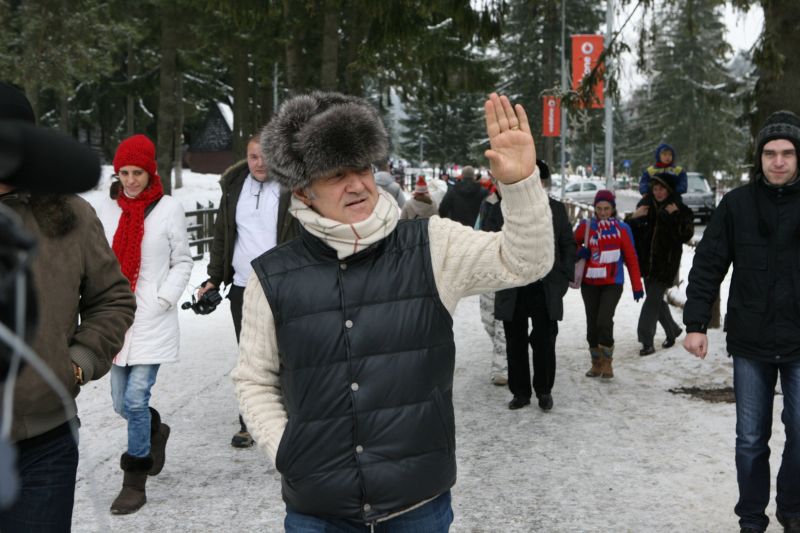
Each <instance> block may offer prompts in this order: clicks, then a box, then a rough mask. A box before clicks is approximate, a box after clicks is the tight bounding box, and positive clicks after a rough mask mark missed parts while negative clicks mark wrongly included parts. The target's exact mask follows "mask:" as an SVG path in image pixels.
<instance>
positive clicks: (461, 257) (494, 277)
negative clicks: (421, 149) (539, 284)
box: [428, 169, 555, 314]
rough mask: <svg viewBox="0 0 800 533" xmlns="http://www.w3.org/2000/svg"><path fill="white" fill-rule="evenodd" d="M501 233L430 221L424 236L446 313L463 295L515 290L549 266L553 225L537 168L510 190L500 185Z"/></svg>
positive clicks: (511, 186) (510, 187) (543, 273)
mask: <svg viewBox="0 0 800 533" xmlns="http://www.w3.org/2000/svg"><path fill="white" fill-rule="evenodd" d="M500 192H501V195H502V197H503V201H502V204H501V208H502V211H503V218H504V220H505V223H504V224H503V230H502V231H500V232H497V233H489V232H484V231H474V230H473V229H471V228H468V227H467V226H463V225H461V224H459V223H458V222H453V221H452V220H446V219H443V218H439V217H433V218H431V220H430V226H429V230H428V235H429V238H430V247H431V262H432V264H433V276H434V279H435V282H436V288H437V290H438V291H439V297H440V298H441V300H442V303H444V305H445V307H446V308H447V310H448V311H449V312H450V314H453V312H454V311H455V308H456V304H457V303H458V300H459V299H460V298H462V297H464V296H469V295H472V294H480V293H484V292H489V291H496V290H499V289H505V288H510V287H519V286H522V285H527V284H528V283H532V282H533V281H536V280H537V279H541V278H543V277H544V276H545V275H546V274H547V273H548V272H549V271H550V269H551V268H552V267H553V259H554V254H555V252H554V245H553V223H552V213H551V212H550V205H549V202H548V199H547V193H546V192H545V190H544V188H542V185H541V182H540V181H539V171H538V169H537V170H536V171H535V172H534V174H533V175H531V176H530V177H528V178H526V179H524V180H522V181H519V182H517V183H514V184H513V185H503V184H500Z"/></svg>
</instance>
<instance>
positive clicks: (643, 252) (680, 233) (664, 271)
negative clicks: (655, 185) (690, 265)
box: [625, 196, 694, 287]
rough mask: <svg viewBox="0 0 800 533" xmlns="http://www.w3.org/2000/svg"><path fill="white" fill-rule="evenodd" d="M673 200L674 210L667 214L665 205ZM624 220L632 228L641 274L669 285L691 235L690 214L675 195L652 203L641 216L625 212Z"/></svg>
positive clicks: (692, 224)
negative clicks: (626, 214)
mask: <svg viewBox="0 0 800 533" xmlns="http://www.w3.org/2000/svg"><path fill="white" fill-rule="evenodd" d="M670 203H675V205H676V206H677V207H678V211H676V212H674V213H672V214H670V213H668V212H667V210H666V209H665V206H666V205H668V204H670ZM625 221H626V222H627V223H628V225H629V226H630V227H631V231H633V242H634V244H635V246H636V255H637V257H638V258H639V270H640V272H641V273H642V277H643V278H644V279H648V280H654V281H657V282H658V283H661V284H663V285H666V286H668V287H671V286H672V285H674V284H675V279H676V277H677V276H678V271H679V270H680V267H681V255H682V254H683V245H684V243H687V242H689V241H690V240H691V239H692V236H694V214H693V213H692V210H691V209H689V208H688V207H687V206H686V205H685V204H684V203H683V202H681V201H680V200H678V199H676V197H674V196H673V197H670V198H667V200H665V201H664V202H661V203H657V202H655V200H653V204H652V205H651V207H650V209H649V210H648V212H647V215H645V216H643V217H638V218H633V217H632V216H630V215H628V216H627V217H626V218H625Z"/></svg>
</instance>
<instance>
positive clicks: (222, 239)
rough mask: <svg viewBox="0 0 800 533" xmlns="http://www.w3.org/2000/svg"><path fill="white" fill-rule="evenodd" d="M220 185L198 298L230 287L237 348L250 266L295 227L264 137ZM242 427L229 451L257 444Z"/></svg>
mask: <svg viewBox="0 0 800 533" xmlns="http://www.w3.org/2000/svg"><path fill="white" fill-rule="evenodd" d="M219 183H220V187H221V188H222V198H220V201H219V208H218V209H217V218H216V220H215V221H214V240H213V241H212V243H211V253H210V254H209V255H210V257H209V262H208V269H207V270H208V280H207V281H205V282H204V283H203V284H202V286H201V287H200V289H199V290H198V291H197V297H198V298H200V297H201V296H202V295H203V294H204V293H205V292H206V291H209V290H211V289H217V288H220V287H222V286H223V285H226V286H228V287H229V289H228V300H230V302H231V316H232V317H233V328H234V331H235V332H236V342H237V343H238V342H239V334H240V332H241V330H242V302H243V299H244V287H245V285H246V284H247V279H248V278H249V277H250V274H251V273H252V271H253V269H252V267H251V266H250V261H252V260H253V259H255V258H256V257H258V256H259V255H261V254H262V253H264V252H266V251H267V250H269V249H270V248H272V247H274V246H275V245H277V244H280V243H283V242H286V241H288V240H291V239H293V238H295V237H296V236H297V224H296V223H295V221H294V219H292V217H290V216H288V210H289V200H290V198H291V193H290V191H289V190H288V189H286V188H284V187H281V186H280V185H279V184H278V182H276V181H274V180H270V179H269V172H268V170H267V167H266V165H265V164H264V155H263V153H262V151H261V137H260V136H258V135H256V136H254V137H252V138H250V140H249V142H248V143H247V159H245V160H243V161H239V162H238V163H236V164H235V165H233V166H232V167H230V168H229V169H228V170H226V171H225V172H224V173H223V174H222V177H221V178H220V180H219ZM239 425H240V428H239V431H237V432H236V433H235V434H234V435H233V438H232V439H231V446H233V447H234V448H247V447H250V446H252V445H253V438H252V437H251V436H250V433H249V432H248V431H247V425H246V424H245V423H244V420H243V419H242V417H241V416H239Z"/></svg>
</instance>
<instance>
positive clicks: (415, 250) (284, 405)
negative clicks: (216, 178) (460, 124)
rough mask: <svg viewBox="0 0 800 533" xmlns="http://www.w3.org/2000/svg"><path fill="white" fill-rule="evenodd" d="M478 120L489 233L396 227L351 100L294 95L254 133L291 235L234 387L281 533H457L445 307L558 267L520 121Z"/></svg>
mask: <svg viewBox="0 0 800 533" xmlns="http://www.w3.org/2000/svg"><path fill="white" fill-rule="evenodd" d="M485 114H486V127H487V133H488V136H489V142H490V145H491V146H490V149H489V150H487V151H486V153H485V155H486V157H487V158H488V159H489V161H490V163H491V167H492V172H493V174H494V175H495V176H496V177H497V179H498V181H499V182H500V184H499V186H500V187H501V189H502V190H503V198H504V199H505V201H504V202H503V214H504V217H505V226H504V227H503V231H501V232H498V233H484V232H475V231H473V230H472V229H471V228H468V227H466V226H463V225H461V224H459V223H457V222H453V221H450V220H445V219H441V218H439V217H433V218H431V219H429V220H422V219H420V220H409V221H399V222H398V214H397V208H396V207H395V204H394V203H393V202H392V201H391V200H389V198H388V196H387V193H386V192H383V191H381V190H380V189H379V188H378V187H376V185H375V180H374V176H373V174H372V170H371V163H372V162H373V161H377V160H380V159H382V158H384V157H385V156H386V154H387V151H388V136H387V134H386V130H385V129H384V126H383V124H382V122H381V120H380V118H379V116H378V114H377V112H376V110H375V109H374V108H373V107H372V106H371V105H370V104H369V103H367V102H366V101H364V100H362V99H360V98H355V97H350V96H345V95H341V94H337V93H312V94H310V95H303V96H298V97H295V98H293V99H291V100H288V101H287V102H285V103H284V104H283V106H282V107H281V109H280V110H279V111H278V113H277V114H276V116H275V117H274V118H273V119H272V120H271V121H270V123H269V124H268V125H267V126H266V128H265V130H264V133H263V136H262V141H263V142H264V143H265V144H266V145H268V146H269V147H270V149H269V150H265V153H267V154H268V155H267V158H268V165H269V167H270V169H271V171H272V173H273V175H274V176H275V177H276V179H278V180H279V181H280V182H281V183H282V184H283V185H285V186H287V187H288V188H290V189H291V190H293V191H294V198H293V199H292V206H291V208H290V212H291V213H292V215H293V216H294V217H296V218H297V219H298V221H299V222H300V225H301V227H302V230H301V236H300V238H298V239H295V240H294V241H292V242H290V243H287V244H286V245H283V246H279V247H277V248H275V249H273V250H271V251H270V252H267V253H266V254H264V255H262V256H261V257H260V258H258V259H256V260H255V261H253V268H254V275H253V276H252V277H251V278H250V281H249V282H248V286H247V289H246V291H245V302H244V317H243V325H242V337H241V343H240V351H241V353H240V357H239V362H238V365H237V367H236V368H235V369H234V371H233V373H232V376H233V379H234V382H235V388H236V393H237V395H238V398H239V403H240V408H241V412H242V415H243V417H244V419H245V421H246V422H247V425H248V427H249V428H250V431H251V434H252V435H253V437H254V438H255V440H256V442H257V444H258V446H259V448H261V449H262V450H263V451H264V452H265V453H266V454H267V455H268V456H269V457H270V459H272V461H273V462H275V466H276V469H277V470H278V471H279V472H280V473H281V476H282V479H281V482H282V488H283V498H284V500H285V502H286V509H287V514H286V519H285V527H286V530H287V531H297V530H302V531H324V530H328V529H326V528H330V527H339V528H342V530H345V531H347V530H350V529H354V530H357V528H359V527H360V528H363V527H364V525H374V524H376V523H378V522H381V523H385V524H386V525H387V526H389V528H390V529H394V528H395V527H403V526H409V525H410V524H414V525H415V526H416V527H418V528H422V529H421V530H425V531H447V530H448V528H449V525H450V523H451V522H452V519H453V512H452V507H451V503H450V488H451V487H452V486H453V485H454V484H455V479H456V461H455V424H454V413H453V403H452V385H453V369H454V364H455V341H454V339H453V329H452V324H453V322H452V314H453V312H454V310H455V307H456V303H457V302H458V300H459V299H460V298H462V297H464V296H468V295H473V294H480V293H483V292H486V291H495V290H498V289H502V288H507V287H514V286H520V285H526V284H528V283H531V282H532V281H534V280H536V279H539V278H541V277H542V276H544V275H545V274H547V272H548V271H549V270H550V269H551V267H552V264H553V230H552V222H551V213H550V208H549V205H548V201H547V195H546V193H545V191H544V190H543V189H542V186H541V184H540V182H539V176H538V172H537V171H536V163H535V161H536V154H535V148H534V144H533V138H532V136H531V133H530V127H529V125H528V120H527V116H526V115H525V112H524V110H523V108H522V106H520V105H517V106H516V107H512V105H511V103H510V102H509V101H508V99H507V98H506V97H498V96H497V95H496V94H492V95H491V96H490V98H489V99H488V100H487V101H486V103H485ZM337 530H338V529H337Z"/></svg>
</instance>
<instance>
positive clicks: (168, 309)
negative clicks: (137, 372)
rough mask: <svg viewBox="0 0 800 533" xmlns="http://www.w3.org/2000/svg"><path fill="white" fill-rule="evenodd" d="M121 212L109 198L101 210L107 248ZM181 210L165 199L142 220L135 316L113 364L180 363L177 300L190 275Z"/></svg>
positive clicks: (189, 261) (172, 200)
mask: <svg viewBox="0 0 800 533" xmlns="http://www.w3.org/2000/svg"><path fill="white" fill-rule="evenodd" d="M121 214H122V209H121V208H120V207H119V205H118V204H117V202H116V201H115V200H111V199H110V198H109V199H108V200H107V201H106V202H104V203H103V204H102V205H101V206H100V207H99V209H98V216H99V217H100V221H101V222H102V223H103V229H104V231H105V234H106V239H108V242H109V244H112V243H113V241H114V233H115V232H116V231H117V225H118V224H119V217H120V215H121ZM193 264H194V263H193V261H192V254H191V252H190V251H189V236H188V234H187V233H186V217H185V215H184V211H183V207H182V206H181V204H180V203H178V201H177V200H175V199H174V198H172V197H171V196H163V197H162V198H161V200H160V201H159V202H158V204H156V206H155V208H153V210H152V211H151V212H150V213H149V214H148V215H147V218H145V219H144V237H143V238H142V264H141V267H140V270H139V279H138V281H137V282H136V316H135V318H134V321H133V325H132V326H131V327H130V329H129V330H128V332H127V333H126V334H125V344H124V345H123V347H122V350H121V351H120V352H119V354H117V356H116V357H115V358H114V364H115V365H119V366H125V365H149V364H162V363H174V362H176V361H177V360H178V351H179V346H178V344H179V342H178V341H179V339H180V332H179V330H178V307H179V306H178V301H179V300H180V298H181V296H182V295H183V291H184V290H185V289H186V285H187V284H188V283H189V276H190V275H191V273H192V266H193Z"/></svg>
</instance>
